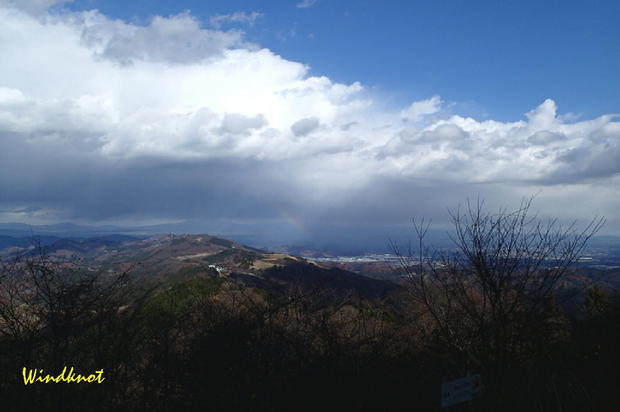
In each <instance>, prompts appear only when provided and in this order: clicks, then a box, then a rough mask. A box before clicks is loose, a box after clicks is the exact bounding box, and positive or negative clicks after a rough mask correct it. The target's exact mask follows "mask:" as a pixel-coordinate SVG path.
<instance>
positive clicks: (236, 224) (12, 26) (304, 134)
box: [0, 0, 620, 243]
mask: <svg viewBox="0 0 620 412" xmlns="http://www.w3.org/2000/svg"><path fill="white" fill-rule="evenodd" d="M619 15H620V3H618V2H617V1H545V2H539V1H519V2H517V1H514V2H513V1H505V2H496V1H458V0H434V1H415V2H410V1H384V2H376V1H369V0H368V1H366V0H364V1H361V0H358V1H346V0H342V1H335V0H316V1H313V0H297V1H296V0H290V1H284V0H277V1H260V2H259V1H240V0H227V1H220V0H217V1H209V2H205V1H198V0H193V1H188V0H183V1H174V2H172V1H163V0H155V1H152V0H151V1H145V0H135V1H131V2H127V1H104V0H76V1H73V2H63V1H58V0H31V1H17V0H0V24H1V27H2V30H0V222H25V223H31V224H44V223H58V222H65V221H71V222H75V223H82V224H121V225H142V224H144V225H145V224H156V223H179V224H183V225H184V226H183V227H184V228H187V227H191V228H195V230H197V231H216V232H218V233H222V234H226V233H236V234H248V235H254V236H259V237H260V235H261V234H263V235H264V237H265V239H267V238H269V242H272V243H278V242H281V243H283V242H289V243H290V242H295V241H302V240H308V239H312V240H315V241H317V242H328V241H334V242H336V241H338V239H340V241H341V242H345V241H347V239H349V240H350V239H352V238H358V240H359V236H361V234H362V233H373V234H374V235H376V236H379V237H381V236H383V235H382V234H383V233H385V237H386V238H387V237H389V236H390V234H391V233H393V231H394V230H397V229H398V228H402V227H406V226H407V227H408V226H409V224H410V219H411V217H420V216H425V217H427V218H431V219H433V220H434V222H435V223H436V225H438V226H439V227H441V226H442V225H444V226H445V225H446V224H447V220H446V217H447V213H446V208H455V207H456V206H457V205H458V204H462V203H464V202H466V201H467V199H468V198H469V199H472V198H483V199H485V200H486V202H487V205H489V207H490V208H497V207H500V206H509V207H510V206H516V205H518V203H519V201H520V199H522V198H523V197H529V196H533V195H535V196H536V198H535V201H534V209H535V211H536V212H538V213H539V214H540V215H541V216H548V217H558V218H560V219H561V220H565V221H570V220H573V219H577V220H578V221H580V222H587V221H588V220H590V219H591V218H592V217H594V216H596V215H598V216H605V217H606V218H607V224H606V226H605V228H604V230H603V232H602V233H609V234H620V216H619V214H618V209H619V208H618V205H619V199H620V115H619V113H620V76H618V73H620V25H618V24H617V21H616V20H617V16H619ZM364 231H365V232H364ZM346 233H348V235H345V234H346Z"/></svg>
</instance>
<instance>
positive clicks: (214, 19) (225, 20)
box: [209, 11, 263, 28]
mask: <svg viewBox="0 0 620 412" xmlns="http://www.w3.org/2000/svg"><path fill="white" fill-rule="evenodd" d="M262 17H263V14H262V13H258V12H256V11H253V12H251V13H246V12H244V11H238V12H235V13H230V14H218V15H215V16H211V17H209V23H210V24H211V25H212V26H213V27H215V28H220V27H222V26H223V25H225V24H235V23H236V24H248V25H250V26H252V25H254V24H255V23H256V20H258V19H260V18H262Z"/></svg>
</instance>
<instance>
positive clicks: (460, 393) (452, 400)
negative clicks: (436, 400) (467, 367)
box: [441, 375, 481, 408]
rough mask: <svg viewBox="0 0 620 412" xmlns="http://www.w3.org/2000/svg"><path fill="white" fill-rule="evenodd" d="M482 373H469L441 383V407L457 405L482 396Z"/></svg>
mask: <svg viewBox="0 0 620 412" xmlns="http://www.w3.org/2000/svg"><path fill="white" fill-rule="evenodd" d="M480 390H481V387H480V375H469V376H466V377H464V378H461V379H456V380H453V381H448V382H444V383H442V384H441V407H442V408H446V407H448V406H452V405H456V404H457V403H461V402H466V401H470V400H472V399H476V398H478V397H479V396H480Z"/></svg>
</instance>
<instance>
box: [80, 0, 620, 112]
mask: <svg viewBox="0 0 620 412" xmlns="http://www.w3.org/2000/svg"><path fill="white" fill-rule="evenodd" d="M299 3H301V1H295V0H290V1H284V0H279V1H239V0H216V1H199V0H192V1H164V0H149V1H146V0H134V1H113V0H94V1H93V0H83V1H77V2H76V3H74V4H70V5H68V7H70V8H73V9H91V8H93V7H95V8H97V9H99V10H100V11H101V12H102V13H104V14H106V15H109V16H113V17H116V18H120V19H123V20H127V21H132V22H136V23H138V24H147V23H148V21H149V20H150V18H151V17H152V16H154V15H162V16H169V15H174V14H178V13H180V12H182V11H184V10H190V11H191V13H192V14H193V15H195V16H197V17H198V18H199V19H200V20H201V22H202V23H203V24H204V25H205V26H208V22H209V17H210V16H213V15H224V14H230V13H234V12H240V11H243V12H248V13H250V12H258V13H261V14H262V16H261V17H260V18H258V19H257V20H256V22H255V24H254V25H252V26H248V25H244V26H243V30H244V31H245V33H246V37H247V39H248V40H249V41H253V42H256V43H258V44H259V45H261V46H263V47H268V48H269V49H271V50H273V51H274V52H275V53H278V54H280V55H282V56H284V57H285V58H287V59H289V60H293V61H299V62H302V63H305V64H308V65H310V67H311V68H312V74H317V75H326V76H329V77H330V78H331V79H332V80H335V81H338V82H344V83H352V82H355V81H360V82H361V83H362V84H365V85H368V86H371V87H374V88H376V89H377V90H379V91H381V92H382V93H384V94H385V98H386V99H387V100H388V102H391V101H393V102H394V103H402V102H405V101H409V100H415V99H424V98H429V97H431V96H433V95H440V96H442V97H443V98H444V99H446V100H447V101H450V102H452V103H454V104H456V105H457V106H456V107H457V108H458V110H459V112H460V113H465V114H471V115H475V116H485V115H487V116H490V117H492V118H494V119H498V120H503V121H508V120H516V119H519V118H521V117H522V115H523V114H524V113H525V112H527V111H529V110H530V109H531V108H532V107H534V106H535V105H537V104H540V103H541V102H542V101H544V100H545V99H547V98H552V99H554V100H555V101H556V102H557V103H558V105H559V106H560V107H561V108H562V111H563V112H571V113H576V114H582V115H583V116H586V117H591V116H597V115H600V114H603V113H611V112H614V111H618V107H620V76H618V73H620V24H618V16H620V2H617V1H571V0H569V1H499V2H498V1H482V0H480V1H464V0H431V1H429V0H427V1H383V2H381V1H372V0H356V1H347V0H339V1H336V0H318V1H316V2H314V4H312V6H310V7H306V8H299V7H296V5H297V4H299ZM229 27H234V25H232V26H229Z"/></svg>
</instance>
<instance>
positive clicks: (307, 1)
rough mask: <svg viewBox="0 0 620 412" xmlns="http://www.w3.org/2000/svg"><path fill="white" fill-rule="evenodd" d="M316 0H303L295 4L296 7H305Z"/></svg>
mask: <svg viewBox="0 0 620 412" xmlns="http://www.w3.org/2000/svg"><path fill="white" fill-rule="evenodd" d="M316 2H317V0H303V1H300V2H299V3H297V4H296V7H297V8H298V9H307V8H308V7H312V6H314V4H315V3H316Z"/></svg>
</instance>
